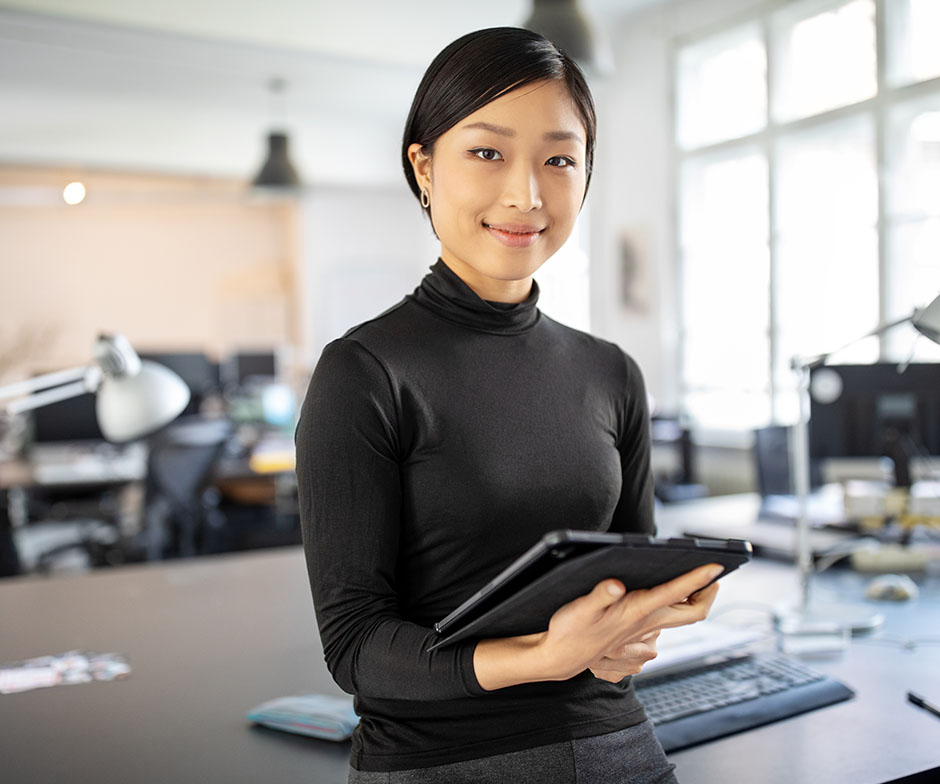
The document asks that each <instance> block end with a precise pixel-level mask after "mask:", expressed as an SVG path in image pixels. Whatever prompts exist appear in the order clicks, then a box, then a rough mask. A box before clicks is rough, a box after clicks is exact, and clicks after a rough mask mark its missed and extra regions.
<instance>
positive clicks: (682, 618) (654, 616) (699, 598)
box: [646, 585, 718, 629]
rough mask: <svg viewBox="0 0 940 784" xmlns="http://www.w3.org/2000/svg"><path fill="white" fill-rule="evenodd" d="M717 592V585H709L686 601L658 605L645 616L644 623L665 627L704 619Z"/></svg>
mask: <svg viewBox="0 0 940 784" xmlns="http://www.w3.org/2000/svg"><path fill="white" fill-rule="evenodd" d="M717 594H718V586H717V585H711V586H709V587H708V588H705V589H704V590H701V591H698V592H697V593H696V594H695V595H694V598H693V597H690V598H689V600H688V601H684V602H678V603H676V604H671V605H669V606H668V607H660V608H659V609H657V610H655V611H653V612H652V613H650V614H649V615H648V616H647V617H646V623H648V624H650V625H651V626H658V627H660V628H664V629H666V628H674V627H676V626H688V625H690V624H693V623H698V622H699V621H704V620H705V618H706V617H708V612H709V610H711V607H712V604H713V603H714V601H715V597H716V596H717Z"/></svg>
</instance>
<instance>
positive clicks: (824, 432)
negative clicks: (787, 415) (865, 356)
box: [809, 363, 940, 487]
mask: <svg viewBox="0 0 940 784" xmlns="http://www.w3.org/2000/svg"><path fill="white" fill-rule="evenodd" d="M809 431H810V436H809V441H810V456H811V458H812V459H813V460H814V461H822V460H826V459H829V458H843V457H870V458H879V457H890V458H891V459H892V460H893V461H894V469H895V483H896V484H897V485H898V486H901V487H906V486H909V485H910V483H911V476H910V461H911V459H912V458H918V457H936V456H937V455H940V363H922V364H914V365H909V366H908V367H907V368H906V369H905V370H904V371H903V372H899V366H898V364H896V363H877V364H872V365H826V366H823V367H819V368H815V369H814V370H813V371H812V375H811V377H810V423H809Z"/></svg>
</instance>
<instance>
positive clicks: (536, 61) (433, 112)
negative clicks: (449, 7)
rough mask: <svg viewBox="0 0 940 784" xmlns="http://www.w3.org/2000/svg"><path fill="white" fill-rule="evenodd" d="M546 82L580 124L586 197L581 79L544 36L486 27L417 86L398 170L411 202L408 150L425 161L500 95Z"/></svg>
mask: <svg viewBox="0 0 940 784" xmlns="http://www.w3.org/2000/svg"><path fill="white" fill-rule="evenodd" d="M546 79H555V80H558V81H561V82H564V84H565V86H566V87H567V88H568V92H569V94H570V95H571V99H572V101H573V102H574V105H575V107H576V108H577V110H578V112H579V114H580V115H581V119H582V121H583V122H584V130H585V134H586V137H587V138H586V139H585V142H586V146H587V149H586V160H585V174H586V181H585V193H587V186H588V185H589V184H590V182H591V169H592V168H593V164H594V141H595V137H596V133H597V119H596V116H595V112H594V99H593V98H592V97H591V90H590V88H589V87H588V84H587V80H586V79H585V78H584V74H583V73H582V72H581V69H580V68H579V67H578V65H577V64H576V63H575V62H574V60H572V59H571V58H570V57H568V55H567V54H565V53H564V52H563V51H562V50H561V49H559V48H558V47H557V46H555V44H553V43H552V42H551V41H549V40H548V39H547V38H545V37H544V36H541V35H539V34H538V33H534V32H532V31H531V30H526V29H524V28H521V27H490V28H487V29H485V30H477V31H475V32H472V33H468V34H467V35H464V36H462V37H461V38H458V39H457V40H456V41H454V42H453V43H452V44H450V45H448V46H447V47H445V48H444V49H443V50H442V51H441V53H440V54H438V55H437V57H435V58H434V60H433V61H432V62H431V64H430V65H429V66H428V69H427V71H425V73H424V77H423V78H422V79H421V83H420V84H419V85H418V89H417V91H416V92H415V97H414V100H413V101H412V103H411V111H410V112H408V119H407V121H406V122H405V132H404V134H403V136H402V144H401V162H402V168H403V169H404V171H405V178H406V179H407V180H408V185H409V186H410V187H411V192H412V193H414V195H415V198H417V199H418V200H419V201H420V200H421V189H420V188H419V187H418V183H417V181H416V180H415V175H414V170H413V169H412V166H411V161H410V160H409V158H408V148H409V147H410V146H411V145H412V144H415V143H417V144H420V145H421V147H422V152H423V153H424V154H425V155H432V154H433V151H434V143H435V142H436V141H437V140H438V139H439V138H440V137H441V136H442V135H443V134H444V133H446V132H447V131H448V130H450V129H451V128H453V127H454V126H455V125H456V124H457V123H459V122H460V121H461V120H462V119H463V118H464V117H467V116H468V115H470V114H473V112H475V111H476V110H477V109H479V108H481V107H483V106H485V105H486V104H488V103H489V102H490V101H492V100H494V99H496V98H499V96H501V95H503V94H504V93H507V92H510V91H511V90H516V89H518V88H520V87H524V86H525V85H527V84H533V83H534V82H540V81H544V80H546ZM425 210H428V208H425Z"/></svg>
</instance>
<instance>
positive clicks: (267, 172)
mask: <svg viewBox="0 0 940 784" xmlns="http://www.w3.org/2000/svg"><path fill="white" fill-rule="evenodd" d="M254 184H255V185H258V186H262V187H269V188H295V187H297V186H298V185H300V177H299V176H298V175H297V170H296V169H295V168H294V164H292V163H291V160H290V155H289V150H288V138H287V134H286V133H279V132H272V133H269V134H268V157H267V158H266V159H265V161H264V164H263V165H262V167H261V171H259V172H258V176H257V177H255V179H254Z"/></svg>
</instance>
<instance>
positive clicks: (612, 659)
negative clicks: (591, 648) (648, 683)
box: [591, 642, 659, 669]
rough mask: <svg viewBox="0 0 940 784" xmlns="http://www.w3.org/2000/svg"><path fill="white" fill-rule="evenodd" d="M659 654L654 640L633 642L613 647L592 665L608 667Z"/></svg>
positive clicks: (643, 659)
mask: <svg viewBox="0 0 940 784" xmlns="http://www.w3.org/2000/svg"><path fill="white" fill-rule="evenodd" d="M658 655H659V654H658V652H657V650H656V644H655V643H654V642H631V643H626V644H624V645H618V646H617V647H616V648H612V649H611V650H610V651H608V652H607V653H606V654H605V655H604V656H602V657H601V658H600V659H598V660H597V661H596V662H594V663H593V664H592V665H591V666H592V667H600V668H602V669H607V668H609V667H610V666H611V665H619V664H622V663H624V662H629V661H633V660H640V661H644V662H646V661H650V660H651V659H655V658H656V657H657V656H658Z"/></svg>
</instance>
